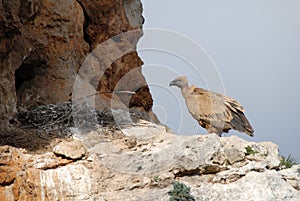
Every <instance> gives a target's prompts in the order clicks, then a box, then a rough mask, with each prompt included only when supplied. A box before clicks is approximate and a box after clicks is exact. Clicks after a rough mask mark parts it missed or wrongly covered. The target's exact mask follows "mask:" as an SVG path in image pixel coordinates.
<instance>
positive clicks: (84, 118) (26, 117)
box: [18, 102, 150, 131]
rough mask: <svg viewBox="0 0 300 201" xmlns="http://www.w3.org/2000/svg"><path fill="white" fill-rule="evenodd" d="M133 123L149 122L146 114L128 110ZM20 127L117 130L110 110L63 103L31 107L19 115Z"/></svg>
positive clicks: (47, 129)
mask: <svg viewBox="0 0 300 201" xmlns="http://www.w3.org/2000/svg"><path fill="white" fill-rule="evenodd" d="M129 115H130V118H131V120H132V121H133V122H136V121H138V119H144V120H147V121H150V117H149V115H148V114H147V113H144V112H139V111H137V110H133V109H132V110H130V112H129ZM18 118H19V121H20V122H21V123H22V126H25V127H30V128H37V129H42V130H46V131H49V130H68V129H69V128H71V127H76V128H78V127H79V128H80V129H82V130H93V129H97V128H99V127H108V128H110V129H113V130H115V129H119V123H118V124H117V123H116V122H115V118H114V115H113V112H112V111H111V110H106V111H100V110H95V109H94V108H92V107H89V106H88V105H87V104H78V103H75V104H74V103H72V102H64V103H57V104H49V105H40V106H35V107H32V108H30V109H28V110H25V111H23V112H20V113H19V116H18Z"/></svg>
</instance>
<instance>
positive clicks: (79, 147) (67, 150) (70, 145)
mask: <svg viewBox="0 0 300 201" xmlns="http://www.w3.org/2000/svg"><path fill="white" fill-rule="evenodd" d="M53 152H54V154H56V155H58V156H62V157H65V158H68V159H73V160H77V159H80V158H82V157H84V156H86V155H87V150H86V148H85V147H84V145H83V144H82V143H81V142H80V141H78V140H73V141H70V142H60V143H59V144H57V145H56V146H55V147H54V148H53Z"/></svg>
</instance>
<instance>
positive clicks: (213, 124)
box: [170, 76, 254, 136]
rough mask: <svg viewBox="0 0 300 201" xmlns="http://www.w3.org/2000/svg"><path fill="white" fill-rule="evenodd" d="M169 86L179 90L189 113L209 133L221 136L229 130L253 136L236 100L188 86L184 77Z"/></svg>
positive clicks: (241, 108)
mask: <svg viewBox="0 0 300 201" xmlns="http://www.w3.org/2000/svg"><path fill="white" fill-rule="evenodd" d="M170 86H177V87H179V88H180V89H181V94H182V96H183V97H184V99H185V103H186V105H187V108H188V110H189V112H190V113H191V115H192V116H193V117H194V119H196V120H197V121H198V123H199V125H200V126H202V127H203V128H205V129H206V130H207V131H208V132H209V133H216V134H218V135H219V136H221V135H222V133H223V132H226V133H228V131H229V130H230V129H234V130H237V131H240V132H243V133H246V134H248V135H250V136H254V135H253V132H254V130H253V128H252V126H251V125H250V123H249V121H248V120H247V119H246V117H245V115H244V109H243V107H242V106H241V105H240V104H239V103H238V102H237V101H236V100H234V99H232V98H230V97H227V96H223V95H222V94H218V93H215V92H211V91H207V90H205V89H202V88H197V87H195V86H189V84H188V80H187V79H186V77H184V76H181V77H178V78H176V79H175V80H173V81H172V82H170Z"/></svg>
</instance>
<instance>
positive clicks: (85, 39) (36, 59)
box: [0, 0, 152, 131]
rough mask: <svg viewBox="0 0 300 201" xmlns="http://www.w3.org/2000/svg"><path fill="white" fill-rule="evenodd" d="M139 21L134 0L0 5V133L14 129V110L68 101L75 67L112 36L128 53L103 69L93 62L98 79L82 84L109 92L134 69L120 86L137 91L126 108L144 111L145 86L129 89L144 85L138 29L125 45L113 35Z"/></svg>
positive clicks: (138, 5)
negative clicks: (138, 50)
mask: <svg viewBox="0 0 300 201" xmlns="http://www.w3.org/2000/svg"><path fill="white" fill-rule="evenodd" d="M143 21H144V20H143V17H142V6H141V2H140V1H139V0H125V1H124V0H104V1H91V0H78V1H76V0H66V1H63V0H57V1H49V0H34V1H29V0H22V1H21V0H12V1H4V2H2V3H0V60H1V62H0V89H1V90H0V102H1V104H0V131H1V130H2V131H6V130H11V129H13V128H14V127H15V125H14V124H13V123H14V122H16V121H15V118H16V117H15V116H16V114H17V106H20V107H22V108H29V107H30V106H33V105H41V104H50V103H57V102H64V101H69V100H71V97H72V93H73V86H74V80H75V77H76V74H77V72H78V71H79V70H80V66H81V65H82V64H83V62H84V60H85V59H86V57H87V56H88V55H89V54H90V53H91V52H92V51H93V50H94V49H95V48H96V47H98V46H99V45H101V44H102V43H103V42H105V41H106V40H108V39H110V38H112V37H115V38H113V40H114V41H115V43H116V44H117V43H118V44H120V50H122V49H124V47H128V46H130V47H132V51H130V52H127V53H124V55H121V57H120V58H117V59H116V60H115V61H114V62H112V64H109V65H108V66H101V63H98V64H97V67H98V68H99V67H100V68H104V69H105V72H104V74H103V76H101V77H97V76H95V77H89V80H87V81H88V83H91V85H92V86H93V87H94V88H97V89H98V90H100V91H103V92H112V90H114V87H115V86H116V85H117V83H118V82H119V80H120V79H121V78H122V77H123V76H124V75H126V74H127V73H129V72H131V71H132V70H133V69H138V71H137V73H135V75H136V76H134V79H133V80H130V82H128V83H127V84H128V85H126V86H128V88H129V89H132V90H135V91H137V94H136V95H135V96H134V98H133V99H132V100H130V104H129V106H138V107H142V108H144V110H146V111H149V110H150V108H151V106H152V98H151V95H150V93H149V90H148V86H146V85H145V86H143V88H145V89H146V90H144V89H143V90H139V89H134V87H133V86H132V84H133V83H136V82H141V81H142V82H144V83H146V82H145V79H144V77H143V75H142V73H141V68H140V67H141V65H142V61H141V59H140V58H139V56H138V55H137V53H136V52H135V47H136V44H137V42H138V40H139V38H140V37H141V36H142V31H139V32H137V33H136V34H135V35H134V36H133V37H132V38H130V39H128V40H126V41H122V40H119V38H118V37H117V35H118V34H122V33H125V32H127V31H130V30H136V29H141V28H142V24H143ZM122 46H123V48H122ZM98 56H99V55H98ZM101 56H103V55H100V57H101ZM108 56H109V55H108ZM90 69H91V67H90ZM90 69H89V70H90ZM125 102H126V101H125ZM127 102H128V100H127ZM125 105H126V104H125ZM127 105H128V104H127Z"/></svg>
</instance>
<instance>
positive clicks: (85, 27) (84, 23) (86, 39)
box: [77, 0, 93, 52]
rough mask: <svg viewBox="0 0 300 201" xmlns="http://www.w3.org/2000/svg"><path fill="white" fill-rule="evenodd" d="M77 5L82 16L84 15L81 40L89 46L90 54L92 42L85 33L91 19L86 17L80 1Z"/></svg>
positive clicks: (78, 0)
mask: <svg viewBox="0 0 300 201" xmlns="http://www.w3.org/2000/svg"><path fill="white" fill-rule="evenodd" d="M77 3H78V4H79V5H80V6H81V8H82V11H83V15H84V22H83V39H84V40H85V42H87V43H88V44H89V47H90V50H89V51H90V52H91V51H92V44H93V41H92V40H91V38H90V37H89V35H88V33H87V29H88V26H89V24H90V22H91V18H90V17H89V16H88V14H87V12H86V9H85V7H84V5H83V3H82V2H81V1H80V0H77Z"/></svg>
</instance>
